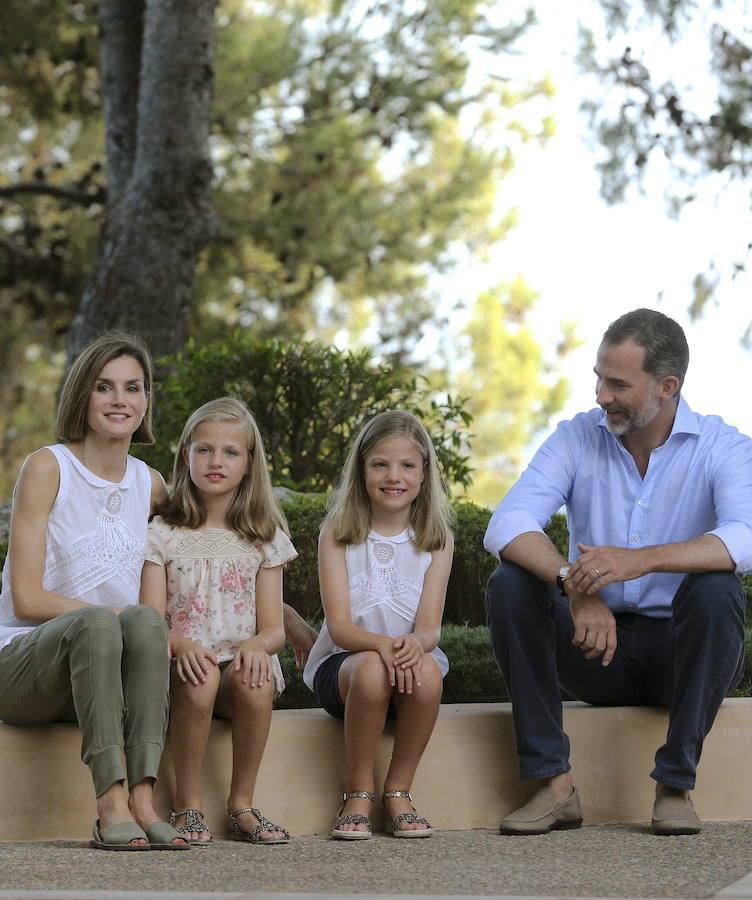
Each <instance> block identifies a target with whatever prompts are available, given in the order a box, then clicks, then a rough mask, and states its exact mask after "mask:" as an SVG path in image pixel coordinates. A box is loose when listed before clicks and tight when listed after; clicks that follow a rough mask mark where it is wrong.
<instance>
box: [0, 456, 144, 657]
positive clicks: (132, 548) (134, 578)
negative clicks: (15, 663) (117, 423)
mask: <svg viewBox="0 0 752 900" xmlns="http://www.w3.org/2000/svg"><path fill="white" fill-rule="evenodd" d="M46 449H47V450H50V451H51V452H52V453H54V455H55V458H56V459H57V462H58V466H59V468H60V487H59V488H58V492H57V497H56V498H55V502H54V504H53V506H52V511H51V512H50V517H49V519H48V521H47V543H46V547H45V555H44V576H43V580H42V586H43V587H44V589H45V590H46V591H51V592H52V593H55V594H62V595H63V596H64V597H72V598H74V599H76V600H85V601H86V602H87V603H93V604H95V605H97V606H114V607H122V606H128V605H129V604H131V603H138V594H139V585H140V581H141V568H142V566H143V563H144V556H145V554H146V530H147V521H148V518H149V509H150V505H151V475H150V473H149V468H148V466H147V465H146V464H145V463H143V462H142V461H141V460H139V459H134V458H133V457H132V456H128V457H127V463H126V471H125V477H124V478H123V480H122V481H120V482H117V483H115V482H112V481H105V479H104V478H100V477H99V476H98V475H95V474H94V473H93V472H90V471H89V470H88V469H87V468H86V467H85V466H84V464H83V463H82V462H80V460H78V459H77V458H76V457H75V456H74V455H73V453H71V451H70V450H69V449H68V448H67V447H66V446H65V445H64V444H55V445H54V446H51V447H47V448H46ZM36 624H37V623H34V622H26V621H23V620H22V619H17V618H16V617H15V616H14V613H13V598H12V597H11V590H10V555H8V557H6V560H5V565H4V567H3V583H2V592H0V647H4V646H5V645H6V644H9V643H10V642H11V641H12V640H13V638H15V637H18V636H19V635H21V634H26V633H27V632H29V631H31V630H32V629H33V628H34V627H35V626H36Z"/></svg>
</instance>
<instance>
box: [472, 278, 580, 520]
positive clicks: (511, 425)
mask: <svg viewBox="0 0 752 900" xmlns="http://www.w3.org/2000/svg"><path fill="white" fill-rule="evenodd" d="M536 299H537V294H536V293H535V291H534V290H532V288H530V286H529V285H527V284H526V283H525V282H524V281H523V280H522V279H521V278H516V279H514V280H513V281H511V282H509V283H505V284H500V285H498V286H497V287H496V288H493V289H491V290H488V291H485V292H484V293H483V294H481V296H480V297H479V298H478V300H477V302H476V303H475V306H474V307H473V311H472V316H471V318H470V322H469V324H468V326H467V329H466V334H467V337H468V338H469V342H470V348H469V349H470V352H469V357H470V365H469V366H468V367H467V368H464V369H462V370H461V371H460V372H459V373H458V378H457V389H458V390H459V392H460V394H462V395H463V396H464V397H466V398H467V401H466V404H465V405H466V409H467V411H468V412H469V413H470V415H471V416H472V419H473V422H472V424H473V435H474V436H473V441H472V449H473V454H472V461H473V466H474V467H475V469H476V471H475V474H474V478H473V484H472V487H471V488H470V490H469V492H468V493H469V496H470V497H471V498H472V499H473V500H475V501H477V502H478V503H482V504H485V505H487V506H495V505H496V504H497V503H498V502H499V500H500V499H501V498H502V497H503V496H504V494H505V493H506V491H507V490H508V489H509V488H510V487H511V486H512V484H513V482H514V481H515V480H516V478H517V477H518V475H519V473H520V468H521V465H522V458H521V456H522V452H523V450H524V448H526V447H527V446H528V445H529V444H530V442H531V441H532V440H533V439H534V437H535V435H536V433H537V432H538V431H539V430H541V429H543V428H545V427H546V425H547V424H548V422H549V421H550V419H551V417H552V416H553V415H554V414H555V413H556V412H558V411H559V410H560V409H561V408H562V406H563V405H564V401H565V400H566V392H567V384H566V381H565V380H564V379H563V378H561V377H560V376H559V375H558V374H557V371H556V364H557V362H558V361H559V360H560V359H561V357H562V356H564V355H566V354H567V353H568V352H569V351H570V350H572V349H574V347H576V346H577V340H576V338H575V335H574V326H573V325H571V324H566V323H565V324H564V325H563V326H562V333H561V337H560V340H559V342H558V345H557V346H556V348H555V351H554V353H553V354H551V355H550V356H544V353H543V348H542V347H541V346H540V345H539V343H538V342H537V341H536V339H535V337H534V335H533V334H532V332H531V331H530V328H529V327H528V325H527V316H528V314H529V313H530V311H531V310H532V308H533V306H534V304H535V300H536Z"/></svg>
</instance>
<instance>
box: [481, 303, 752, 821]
mask: <svg viewBox="0 0 752 900" xmlns="http://www.w3.org/2000/svg"><path fill="white" fill-rule="evenodd" d="M688 362H689V350H688V347H687V341H686V338H685V336H684V332H683V331H682V329H681V328H680V326H679V325H678V324H677V323H676V322H674V321H673V320H672V319H669V318H668V317H667V316H664V315H663V314H661V313H659V312H655V311H654V310H649V309H638V310H635V311H634V312H630V313H627V314H626V315H624V316H622V317H621V318H620V319H617V320H616V322H614V323H613V324H612V325H610V326H609V328H608V330H607V331H606V333H605V334H604V336H603V342H602V343H601V345H600V348H599V350H598V357H597V362H596V365H595V376H596V402H597V404H598V406H599V407H600V408H599V409H593V410H591V411H590V412H588V413H581V414H579V415H577V416H575V417H574V418H573V419H572V420H570V421H567V422H562V423H561V424H560V425H559V427H558V428H557V430H556V432H555V433H554V434H553V435H552V436H551V437H550V438H549V439H548V440H547V441H546V442H545V443H544V444H543V446H542V447H541V448H540V450H538V452H537V453H536V455H535V457H534V458H533V460H532V462H531V463H530V465H529V466H528V468H527V469H526V471H525V472H524V473H523V474H522V476H521V477H520V479H519V480H518V481H517V483H516V484H515V485H514V487H513V488H512V489H511V490H510V492H509V493H508V494H507V496H506V497H505V498H504V500H503V501H502V502H501V504H500V505H499V507H498V508H497V509H496V512H495V513H494V515H493V517H492V519H491V521H490V523H489V526H488V530H487V532H486V536H485V541H484V544H485V547H486V549H487V550H489V551H490V552H491V553H493V554H495V555H496V556H500V557H501V560H502V563H501V565H500V566H499V567H498V568H497V569H496V571H495V572H494V573H493V575H492V576H491V578H490V580H489V583H488V591H487V597H486V603H487V610H488V624H489V629H490V633H491V643H492V645H493V650H494V653H495V655H496V659H497V660H498V663H499V666H500V667H501V670H502V673H503V675H504V678H505V680H506V683H507V686H508V688H509V691H510V695H511V700H512V708H513V716H514V726H515V735H516V741H517V752H518V755H519V760H520V774H521V777H522V778H524V779H539V780H540V781H541V786H540V788H539V789H538V791H537V792H536V793H535V795H534V796H533V798H532V799H531V800H530V802H529V803H527V804H526V805H525V806H523V807H522V808H521V809H518V810H516V811H515V812H513V813H512V814H511V815H509V816H508V817H507V818H505V819H504V820H503V822H502V823H501V832H502V834H542V833H544V832H547V831H549V830H551V829H553V828H576V827H578V826H579V825H580V824H581V822H582V810H581V806H580V800H579V797H578V794H577V790H576V788H575V786H574V783H573V780H572V776H571V773H570V765H569V741H568V738H567V736H566V734H565V733H564V731H563V730H562V709H561V694H560V686H561V687H563V688H564V689H565V690H566V691H567V692H568V693H569V694H571V695H572V696H573V697H576V698H578V699H580V700H584V701H586V702H588V703H592V704H595V705H636V704H645V705H651V706H667V707H668V708H669V726H668V734H667V737H666V743H665V744H664V745H663V746H662V747H661V748H660V749H659V750H658V752H657V753H656V757H655V768H654V770H653V772H652V773H651V777H652V778H653V779H655V781H656V782H657V785H656V799H655V805H654V807H653V819H652V828H653V831H654V832H655V833H656V834H693V833H695V832H698V831H700V828H701V823H700V820H699V818H698V817H697V814H696V813H695V811H694V808H693V806H692V802H691V799H690V797H689V792H690V791H691V790H693V789H694V786H695V771H696V767H697V763H698V761H699V758H700V753H701V750H702V743H703V740H704V738H705V736H706V735H707V734H708V732H709V731H710V727H711V725H712V724H713V720H714V719H715V715H716V713H717V711H718V707H719V706H720V704H721V702H722V700H723V698H724V696H725V695H726V693H727V692H728V691H729V689H730V688H732V687H733V686H734V684H735V683H736V682H737V681H738V679H739V677H740V676H741V673H742V668H743V637H744V630H743V628H744V611H745V598H744V593H743V591H742V588H741V585H740V583H739V581H738V579H737V578H736V577H735V574H734V573H739V572H744V571H747V570H748V569H750V568H752V441H750V439H749V438H747V437H745V436H744V435H741V434H739V432H738V431H737V430H736V429H735V428H732V427H730V426H729V425H726V424H725V423H724V422H723V421H722V420H721V419H719V418H718V417H716V416H700V415H697V414H696V413H694V412H692V410H691V409H690V408H689V406H688V405H687V403H686V401H685V400H684V399H683V397H681V394H680V391H681V387H682V383H683V381H684V376H685V373H686V371H687V364H688ZM562 505H566V508H567V521H568V525H569V533H570V545H569V559H570V560H571V562H569V561H567V560H566V559H564V558H562V556H561V555H560V554H559V552H558V551H557V550H556V548H555V547H554V546H553V544H552V543H551V542H550V541H549V540H548V538H547V537H546V536H545V534H544V533H543V527H544V526H545V525H546V524H547V523H548V521H549V519H550V517H551V515H552V514H553V513H554V512H556V511H557V510H558V509H559V508H560V507H561V506H562Z"/></svg>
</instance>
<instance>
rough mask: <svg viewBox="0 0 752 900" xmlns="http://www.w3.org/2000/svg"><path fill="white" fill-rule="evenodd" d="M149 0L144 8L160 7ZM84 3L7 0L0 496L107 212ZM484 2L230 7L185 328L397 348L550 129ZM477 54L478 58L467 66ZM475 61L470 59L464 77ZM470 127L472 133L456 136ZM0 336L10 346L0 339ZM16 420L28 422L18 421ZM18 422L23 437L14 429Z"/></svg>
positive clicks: (93, 27) (494, 219) (353, 1)
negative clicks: (31, 352) (524, 116)
mask: <svg viewBox="0 0 752 900" xmlns="http://www.w3.org/2000/svg"><path fill="white" fill-rule="evenodd" d="M155 2H156V0H155ZM96 12H97V10H96V4H95V3H94V2H93V0H78V2H70V3H44V2H41V0H6V2H5V3H4V4H3V24H4V26H5V27H4V28H3V29H2V31H1V32H0V85H2V87H0V101H1V102H0V318H2V320H3V322H4V324H5V331H4V341H3V349H0V374H2V378H0V410H2V413H0V431H2V432H4V433H5V434H6V439H5V441H4V443H3V446H2V448H1V449H2V455H0V467H2V468H0V493H3V492H4V493H5V494H6V495H7V493H8V492H9V487H10V482H11V480H12V477H13V476H14V474H15V471H16V470H17V467H18V462H19V460H20V458H22V457H23V455H25V453H27V452H29V451H30V450H31V449H33V448H34V447H36V446H38V445H39V444H40V443H42V442H44V440H46V439H47V432H48V429H49V423H50V422H51V420H52V417H53V406H54V396H53V392H51V391H49V390H47V389H46V387H45V390H44V392H40V391H37V390H33V389H30V388H29V387H28V385H36V384H37V383H38V381H41V383H44V384H45V385H47V384H48V383H51V384H54V382H55V380H56V377H57V375H58V373H59V370H60V369H59V364H58V363H57V361H56V359H55V364H54V365H53V366H52V367H48V370H47V371H45V372H43V373H41V374H40V372H39V368H40V364H39V362H38V361H37V362H36V363H35V364H34V365H29V364H28V363H27V360H26V356H25V352H24V351H25V349H26V346H27V344H29V343H30V342H31V343H33V344H34V345H35V347H38V348H40V349H41V351H42V355H41V359H43V360H46V359H48V358H49V355H50V353H57V352H58V351H60V350H61V349H63V347H64V344H65V335H66V333H67V330H68V328H69V326H70V323H71V321H72V318H73V316H74V314H75V312H76V309H77V306H78V302H79V299H80V297H81V295H82V291H83V284H84V281H85V276H86V272H87V269H88V267H89V265H90V261H91V259H92V257H93V255H94V250H95V245H96V241H97V236H98V233H99V229H100V226H101V223H102V216H103V211H104V199H105V190H106V185H105V159H104V142H103V127H102V108H101V90H100V85H99V75H98V67H97V63H98V40H97V16H96ZM499 20H500V16H498V15H497V14H496V13H495V12H492V11H491V9H490V7H489V5H488V4H484V3H479V2H475V0H447V2H441V3H432V2H428V0H420V2H417V3H411V4H409V5H406V4H404V3H403V2H401V0H386V2H381V3H378V4H363V3H360V2H358V0H345V2H342V0H280V2H278V3H274V4H271V5H270V4H268V3H262V2H260V0H225V2H223V3H222V4H221V5H220V6H219V7H218V12H217V18H216V23H217V31H216V60H215V69H216V78H215V91H214V97H215V100H214V107H213V123H212V138H211V141H212V147H211V149H212V154H211V155H212V161H213V164H214V185H215V196H214V205H215V207H216V209H217V213H218V218H219V222H220V228H219V230H218V232H217V236H216V238H215V240H214V241H213V242H212V244H211V245H210V246H209V248H208V249H207V251H206V252H205V254H204V255H203V258H202V260H201V262H200V265H199V269H198V273H197V281H196V286H195V288H196V289H195V305H194V309H193V311H192V323H191V331H192V333H193V334H194V335H195V336H196V337H197V338H200V339H201V340H202V341H205V340H207V339H210V338H211V337H212V336H218V335H222V334H225V333H226V332H227V331H228V329H230V328H233V327H242V328H252V329H253V333H254V334H256V335H261V334H266V335H275V336H281V335H291V334H294V335H299V334H301V333H305V334H308V335H317V336H319V337H322V338H323V339H325V340H332V339H333V337H334V335H335V334H337V335H339V336H340V340H341V334H342V333H343V332H346V333H347V334H348V335H349V336H350V338H351V340H352V342H360V343H364V342H365V341H366V340H369V341H373V340H374V338H373V337H372V335H373V334H374V333H376V332H377V333H378V338H377V340H378V341H379V347H380V353H381V354H382V356H383V357H384V358H390V359H394V360H400V361H401V360H402V359H404V358H407V354H408V353H409V351H410V349H411V347H412V346H413V344H414V343H415V340H416V338H417V336H418V335H419V334H420V327H421V325H422V324H423V323H424V322H425V321H426V320H427V319H429V318H430V317H431V316H432V315H434V313H435V309H436V307H437V305H438V304H437V302H436V297H435V296H434V290H435V288H434V287H433V285H432V275H433V274H434V273H437V272H442V271H445V270H446V269H447V268H448V267H449V266H451V265H452V260H453V259H454V258H455V257H456V250H457V247H458V246H464V247H465V248H467V249H468V250H469V252H470V253H471V254H479V253H482V252H484V251H485V250H487V249H488V247H489V246H491V245H492V244H493V243H494V242H495V241H497V240H499V239H500V238H501V237H503V235H504V232H505V230H506V223H507V222H506V220H507V217H506V214H505V213H503V212H502V213H501V215H499V213H498V212H497V210H498V208H499V207H498V204H497V203H496V199H497V198H496V194H497V191H498V187H499V185H500V184H501V182H502V180H503V176H504V175H505V174H506V173H507V172H508V171H509V170H510V168H511V167H512V166H513V156H512V150H513V148H514V147H516V146H518V145H519V144H520V143H522V142H523V140H524V139H527V136H530V135H531V136H532V137H533V138H534V139H536V140H538V139H540V140H542V139H544V138H545V135H546V134H547V133H548V130H549V126H548V124H547V123H546V122H545V121H543V123H542V124H541V127H540V128H536V127H535V126H534V125H530V126H526V129H525V133H526V137H525V138H522V137H520V128H519V121H518V120H519V118H520V110H521V109H523V108H525V109H529V108H531V107H532V109H533V112H532V114H531V116H529V117H528V118H532V119H535V120H538V119H542V120H545V114H546V113H547V112H548V111H549V109H548V106H547V105H546V109H545V110H544V112H543V113H541V114H540V115H539V114H538V110H537V108H536V107H535V100H536V98H544V100H543V103H544V104H547V103H548V98H549V97H550V93H551V87H550V84H548V83H547V82H545V81H541V82H540V83H535V84H532V85H528V84H515V83H512V82H510V81H509V80H508V78H507V77H506V74H507V72H506V67H505V64H504V59H505V56H506V54H507V53H511V52H513V51H514V42H515V40H516V38H517V37H518V36H519V35H520V34H521V33H522V31H524V29H525V28H526V27H527V26H528V25H530V24H531V23H532V14H531V13H529V12H527V13H520V16H519V19H518V20H514V19H513V20H509V21H507V22H503V21H502V22H501V23H500V22H499ZM481 58H482V59H483V63H482V64H481V65H478V61H479V60H480V59H481ZM471 65H474V71H472V72H471ZM460 123H462V127H460ZM5 349H7V352H6V353H4V352H3V350H5ZM17 420H24V421H23V427H16V424H15V423H16V421H17ZM8 423H11V424H12V425H13V427H14V428H15V431H13V432H11V431H10V430H7V431H6V428H5V426H6V425H8Z"/></svg>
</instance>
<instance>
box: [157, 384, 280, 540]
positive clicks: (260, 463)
mask: <svg viewBox="0 0 752 900" xmlns="http://www.w3.org/2000/svg"><path fill="white" fill-rule="evenodd" d="M204 422H233V423H237V424H238V425H242V426H244V428H245V436H246V443H247V446H248V458H249V462H248V471H247V472H246V473H245V475H244V476H243V480H242V481H241V482H240V484H239V485H238V488H237V490H236V491H235V496H234V497H233V498H232V502H231V504H230V508H229V510H228V512H227V519H228V523H229V525H230V528H232V530H233V531H234V532H236V533H237V534H239V535H240V536H241V537H244V538H246V540H249V541H271V540H272V538H273V537H274V533H275V531H276V529H277V527H279V528H281V529H282V530H283V531H284V532H285V533H286V534H287V533H289V532H288V528H287V520H286V519H285V517H284V514H283V513H282V510H281V509H280V508H279V504H278V503H277V501H276V500H275V499H274V493H273V491H272V480H271V478H270V477H269V469H268V467H267V465H266V455H265V454H264V444H263V441H262V440H261V433H260V432H259V429H258V425H256V421H255V419H254V418H253V416H252V415H251V412H250V410H249V409H248V407H247V406H246V405H245V403H243V402H242V401H241V400H237V399H236V398H235V397H220V398H219V399H218V400H210V401H209V402H208V403H204V405H203V406H200V407H199V408H198V409H197V410H196V411H195V412H193V413H191V415H190V416H189V417H188V421H187V422H186V423H185V428H183V433H182V434H181V435H180V443H179V445H178V449H177V451H176V453H175V465H174V467H173V471H172V486H171V488H170V495H169V497H168V498H167V500H165V502H164V503H162V504H161V505H160V506H159V508H158V509H157V511H156V512H157V514H158V515H161V516H162V518H163V519H164V520H165V522H167V523H168V524H170V525H184V526H187V527H188V528H200V527H201V526H202V525H203V524H204V522H206V506H205V504H204V501H203V499H202V498H201V494H200V492H199V490H198V488H197V487H196V485H195V484H194V483H193V481H191V473H190V470H189V468H188V463H187V462H186V460H185V458H184V452H183V451H185V455H187V452H188V448H189V447H190V445H191V443H192V442H193V434H194V432H195V431H196V429H197V428H198V426H199V425H202V424H203V423H204Z"/></svg>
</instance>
